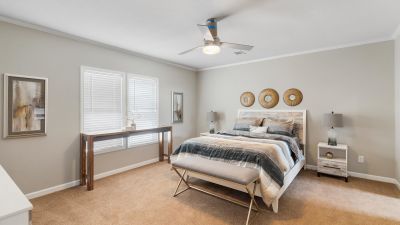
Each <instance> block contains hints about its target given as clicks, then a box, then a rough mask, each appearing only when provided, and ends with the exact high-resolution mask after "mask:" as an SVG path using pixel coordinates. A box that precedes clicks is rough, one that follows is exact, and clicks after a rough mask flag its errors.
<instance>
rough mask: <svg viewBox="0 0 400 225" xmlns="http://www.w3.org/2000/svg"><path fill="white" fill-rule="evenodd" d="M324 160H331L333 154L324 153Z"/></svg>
mask: <svg viewBox="0 0 400 225" xmlns="http://www.w3.org/2000/svg"><path fill="white" fill-rule="evenodd" d="M325 156H326V158H328V159H333V153H332V152H327V153H325Z"/></svg>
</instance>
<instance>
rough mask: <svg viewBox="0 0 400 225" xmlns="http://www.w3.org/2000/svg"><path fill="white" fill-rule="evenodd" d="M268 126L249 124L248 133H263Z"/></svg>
mask: <svg viewBox="0 0 400 225" xmlns="http://www.w3.org/2000/svg"><path fill="white" fill-rule="evenodd" d="M267 129H268V127H257V126H250V133H256V134H263V133H267Z"/></svg>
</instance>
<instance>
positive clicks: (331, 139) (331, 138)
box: [328, 127, 337, 146]
mask: <svg viewBox="0 0 400 225" xmlns="http://www.w3.org/2000/svg"><path fill="white" fill-rule="evenodd" d="M328 145H332V146H336V145H337V141H336V131H335V129H334V128H333V127H332V128H331V129H329V131H328Z"/></svg>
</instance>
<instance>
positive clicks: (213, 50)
mask: <svg viewBox="0 0 400 225" xmlns="http://www.w3.org/2000/svg"><path fill="white" fill-rule="evenodd" d="M220 52H221V47H219V46H218V45H206V46H204V47H203V53H204V54H206V55H215V54H218V53H220Z"/></svg>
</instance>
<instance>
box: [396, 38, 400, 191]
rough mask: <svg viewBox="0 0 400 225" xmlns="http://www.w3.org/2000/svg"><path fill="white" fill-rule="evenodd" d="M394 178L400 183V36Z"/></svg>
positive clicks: (397, 61)
mask: <svg viewBox="0 0 400 225" xmlns="http://www.w3.org/2000/svg"><path fill="white" fill-rule="evenodd" d="M395 90H396V97H395V106H396V132H395V135H396V136H395V137H396V178H397V180H398V181H399V183H400V35H398V36H397V38H396V40H395Z"/></svg>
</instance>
